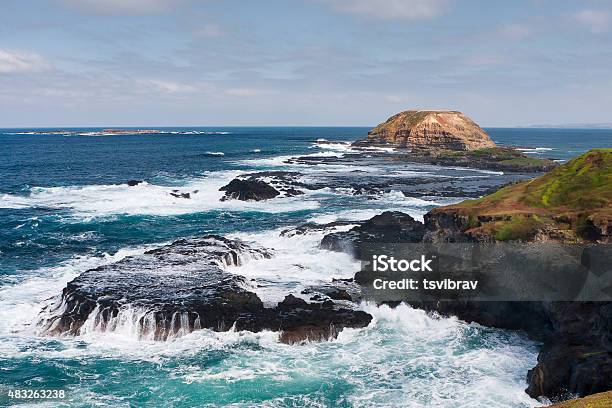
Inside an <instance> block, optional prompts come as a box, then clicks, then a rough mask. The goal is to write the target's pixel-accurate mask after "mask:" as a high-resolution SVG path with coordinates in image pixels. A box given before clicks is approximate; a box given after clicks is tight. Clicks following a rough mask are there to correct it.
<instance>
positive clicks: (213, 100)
mask: <svg viewBox="0 0 612 408" xmlns="http://www.w3.org/2000/svg"><path fill="white" fill-rule="evenodd" d="M408 108H440V109H442V108H444V109H457V110H461V111H464V112H465V113H467V114H469V115H470V116H472V117H473V118H474V119H475V120H476V121H478V122H479V123H481V124H482V125H484V126H517V125H530V124H560V123H601V122H608V123H610V122H612V1H610V0H607V1H606V0H583V1H564V0H524V1H518V0H517V1H504V2H501V1H490V0H482V1H480V0H378V1H376V0H279V1H273V0H271V1H268V0H260V1H247V0H244V1H231V0H40V1H37V0H31V1H23V0H3V1H2V3H1V4H0V127H19V126H86V125H91V126H129V125H133V126H164V125H167V126H172V125H185V126H188V125H355V126H361V125H364V126H369V125H375V124H376V123H378V122H380V121H382V120H383V119H385V118H386V117H387V116H389V115H390V114H392V113H394V112H397V111H400V110H404V109H408Z"/></svg>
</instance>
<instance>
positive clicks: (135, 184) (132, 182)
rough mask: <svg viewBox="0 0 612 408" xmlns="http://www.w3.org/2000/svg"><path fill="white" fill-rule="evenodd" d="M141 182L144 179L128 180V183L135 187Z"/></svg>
mask: <svg viewBox="0 0 612 408" xmlns="http://www.w3.org/2000/svg"><path fill="white" fill-rule="evenodd" d="M140 183H143V181H142V180H128V182H127V185H128V186H130V187H134V186H137V185H139V184H140Z"/></svg>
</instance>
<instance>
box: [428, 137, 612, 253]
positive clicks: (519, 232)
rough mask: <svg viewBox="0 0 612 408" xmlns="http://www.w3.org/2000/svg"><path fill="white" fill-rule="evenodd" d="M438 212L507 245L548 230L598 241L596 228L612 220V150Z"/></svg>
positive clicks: (597, 151) (590, 154) (591, 153)
mask: <svg viewBox="0 0 612 408" xmlns="http://www.w3.org/2000/svg"><path fill="white" fill-rule="evenodd" d="M437 211H442V212H448V211H451V212H455V213H457V214H460V215H463V216H467V217H468V219H469V223H468V224H469V229H468V232H470V233H475V234H487V235H494V236H495V238H496V239H498V240H502V241H505V240H521V239H530V238H532V237H533V236H534V235H535V234H536V233H537V232H538V231H541V230H543V229H546V230H555V231H557V232H558V233H559V234H561V235H565V238H568V239H572V238H575V239H592V238H594V236H593V235H592V234H594V233H595V234H596V231H594V230H593V228H595V229H597V228H599V227H598V226H601V225H609V224H610V223H611V222H612V148H606V149H593V150H590V151H589V152H587V153H585V154H583V155H581V156H579V157H576V158H574V159H573V160H571V161H569V162H568V163H565V164H564V165H562V166H558V167H557V168H555V169H553V170H552V171H550V172H549V173H546V174H545V175H543V176H540V177H537V178H535V179H533V180H530V181H526V182H523V183H519V184H514V185H511V186H507V187H505V188H502V189H500V190H498V191H497V192H495V193H493V194H491V195H488V196H485V197H482V198H480V199H477V200H468V201H464V202H462V203H459V204H456V205H452V206H448V207H442V208H439V209H435V210H433V212H437ZM595 238H596V237H595Z"/></svg>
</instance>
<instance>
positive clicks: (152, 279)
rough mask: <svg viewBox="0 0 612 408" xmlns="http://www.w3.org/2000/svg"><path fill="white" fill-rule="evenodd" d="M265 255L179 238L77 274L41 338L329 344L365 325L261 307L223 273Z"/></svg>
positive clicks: (47, 317) (295, 308)
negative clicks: (228, 334) (272, 339)
mask: <svg viewBox="0 0 612 408" xmlns="http://www.w3.org/2000/svg"><path fill="white" fill-rule="evenodd" d="M271 256H272V252H271V251H269V250H266V249H264V248H255V247H251V246H249V245H247V244H245V243H244V242H241V241H238V240H229V239H226V238H223V237H219V236H214V235H210V236H205V237H201V238H190V239H182V240H179V241H176V242H174V243H172V244H170V245H167V246H164V247H161V248H158V249H155V250H151V251H148V252H146V253H145V254H143V255H138V256H132V257H128V258H125V259H123V260H122V261H119V262H117V263H114V264H110V265H105V266H102V267H99V268H96V269H91V270H89V271H86V272H84V273H83V274H81V275H80V276H78V277H77V278H75V279H74V280H72V281H71V282H69V283H68V284H67V286H66V288H65V289H64V290H63V292H62V296H61V299H60V301H59V302H58V303H57V304H56V305H53V306H51V307H50V308H49V309H48V310H45V311H44V312H43V319H42V322H41V323H42V330H41V331H42V333H43V334H47V335H80V334H83V333H85V332H88V331H120V330H130V331H131V332H132V333H133V334H136V335H137V336H138V338H143V339H152V340H167V339H168V338H172V337H177V336H181V335H184V334H187V333H190V332H192V331H194V330H200V329H205V328H206V329H212V330H216V331H227V330H230V329H231V328H232V327H234V328H235V329H236V330H251V331H261V330H273V331H281V332H282V335H281V340H283V341H286V342H296V341H301V340H320V339H323V338H331V337H334V336H335V335H336V334H337V333H338V332H339V331H340V330H342V328H344V327H364V326H367V325H368V324H369V322H370V320H371V316H370V315H368V314H367V313H365V312H361V311H357V310H354V309H352V308H346V307H340V306H338V305H336V304H334V303H333V302H323V303H307V302H305V301H303V300H301V299H297V298H294V297H293V296H291V295H290V296H288V297H286V298H285V300H284V301H283V302H281V303H279V304H278V305H277V306H276V307H274V308H266V307H264V305H263V303H262V301H261V300H260V298H259V297H258V296H257V295H256V294H255V293H253V292H250V291H249V290H248V282H247V281H246V280H245V278H243V277H241V276H238V275H234V274H231V273H229V272H227V271H225V270H224V269H223V267H226V266H237V265H241V264H242V263H244V262H247V261H248V260H252V259H262V258H269V257H271Z"/></svg>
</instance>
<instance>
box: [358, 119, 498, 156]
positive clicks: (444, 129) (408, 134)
mask: <svg viewBox="0 0 612 408" xmlns="http://www.w3.org/2000/svg"><path fill="white" fill-rule="evenodd" d="M365 143H366V144H392V145H396V146H398V147H407V148H409V149H414V150H441V149H445V150H476V149H482V148H486V147H495V143H493V141H492V140H491V138H489V135H488V134H487V133H486V132H485V131H484V130H482V128H480V126H478V125H477V124H476V123H475V122H474V121H472V120H471V119H470V118H468V117H467V116H465V115H464V114H463V113H461V112H457V111H437V110H409V111H404V112H400V113H398V114H396V115H393V116H391V117H390V118H389V119H387V121H386V122H384V123H381V124H380V125H378V126H376V127H375V128H374V129H372V130H371V131H369V132H368V138H367V140H365Z"/></svg>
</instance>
